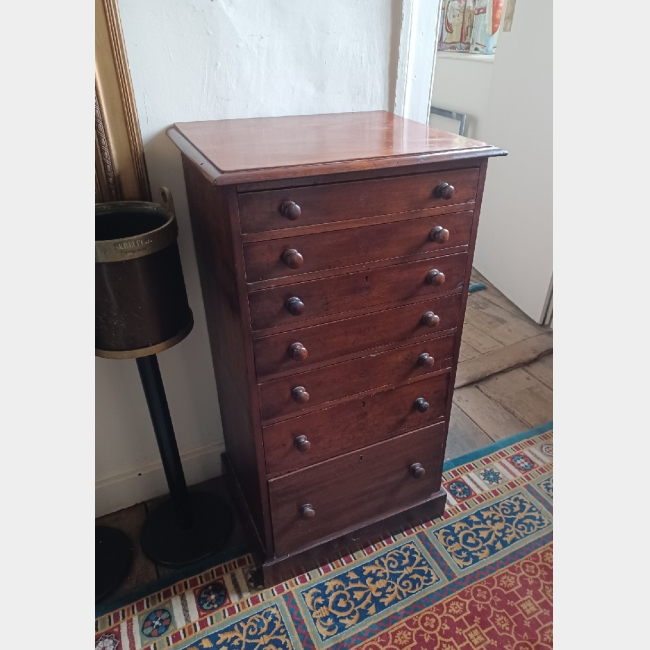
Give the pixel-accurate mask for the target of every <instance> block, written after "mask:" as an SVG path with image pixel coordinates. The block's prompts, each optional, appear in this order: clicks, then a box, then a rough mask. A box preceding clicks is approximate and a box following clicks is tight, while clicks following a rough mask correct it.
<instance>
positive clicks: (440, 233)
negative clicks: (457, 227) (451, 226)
mask: <svg viewBox="0 0 650 650" xmlns="http://www.w3.org/2000/svg"><path fill="white" fill-rule="evenodd" d="M429 237H430V238H431V241H434V242H436V244H446V243H447V242H448V241H449V231H448V230H447V229H446V228H443V227H442V226H436V227H435V228H433V230H431V232H430V233H429Z"/></svg>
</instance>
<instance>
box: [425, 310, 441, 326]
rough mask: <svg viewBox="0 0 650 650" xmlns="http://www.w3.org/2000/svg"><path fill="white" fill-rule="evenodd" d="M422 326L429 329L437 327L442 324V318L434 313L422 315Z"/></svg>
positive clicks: (429, 312)
mask: <svg viewBox="0 0 650 650" xmlns="http://www.w3.org/2000/svg"><path fill="white" fill-rule="evenodd" d="M421 320H422V324H423V325H426V326H427V327H435V326H436V325H437V324H438V323H439V322H440V316H438V315H437V314H434V313H433V312H432V311H427V312H425V313H424V314H423V315H422V319H421Z"/></svg>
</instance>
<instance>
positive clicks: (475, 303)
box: [465, 290, 546, 345]
mask: <svg viewBox="0 0 650 650" xmlns="http://www.w3.org/2000/svg"><path fill="white" fill-rule="evenodd" d="M488 293H489V290H486V291H480V292H477V293H476V294H474V295H472V296H471V300H468V304H467V313H466V315H465V320H466V322H469V323H471V324H472V325H474V327H476V328H478V329H480V330H481V331H482V332H485V333H486V334H489V335H490V336H491V337H492V338H493V339H494V340H495V341H498V342H499V343H501V344H502V345H512V344H513V343H518V342H519V341H523V340H525V339H528V338H531V337H533V336H537V335H538V334H541V333H542V332H544V331H545V330H546V328H544V327H543V326H541V325H538V324H537V323H534V322H533V321H532V320H531V319H530V318H528V317H527V316H525V315H523V314H522V315H518V314H513V313H511V312H509V311H507V310H505V309H503V307H500V306H499V305H495V304H494V303H493V302H490V300H488V299H487V295H488Z"/></svg>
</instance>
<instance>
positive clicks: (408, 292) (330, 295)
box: [248, 253, 467, 330]
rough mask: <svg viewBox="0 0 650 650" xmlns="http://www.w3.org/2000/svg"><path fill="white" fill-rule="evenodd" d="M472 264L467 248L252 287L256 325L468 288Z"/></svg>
mask: <svg viewBox="0 0 650 650" xmlns="http://www.w3.org/2000/svg"><path fill="white" fill-rule="evenodd" d="M466 267H467V253H458V254H456V255H445V256H444V257H436V258H434V259H429V260H420V261H417V262H408V263H406V264H396V265H394V266H386V267H382V268H379V269H372V270H370V271H359V272H357V273H348V274H346V275H343V276H337V277H333V278H325V279H323V280H311V281H310V282H300V283H299V284H289V285H285V286H281V287H275V288H273V289H262V290H260V291H252V292H251V293H249V294H248V302H249V305H250V313H251V326H252V328H253V329H254V330H260V329H266V328H270V327H279V326H282V325H290V326H291V325H293V326H295V325H297V324H299V323H300V322H301V321H306V320H309V319H312V318H320V317H324V316H330V315H334V314H341V313H342V312H345V311H349V310H353V309H364V308H366V307H371V306H372V305H380V304H384V303H391V302H400V301H403V300H412V299H414V298H418V297H420V296H422V297H424V296H429V295H430V296H435V295H436V294H441V293H448V292H451V291H455V290H457V289H460V288H462V286H463V282H464V280H465V270H466ZM295 302H297V304H298V307H294V305H293V303H295Z"/></svg>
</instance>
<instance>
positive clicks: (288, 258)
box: [282, 248, 305, 269]
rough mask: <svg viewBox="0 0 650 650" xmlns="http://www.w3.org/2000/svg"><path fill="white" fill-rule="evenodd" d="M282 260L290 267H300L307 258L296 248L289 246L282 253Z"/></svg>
mask: <svg viewBox="0 0 650 650" xmlns="http://www.w3.org/2000/svg"><path fill="white" fill-rule="evenodd" d="M282 261H283V262H284V263H285V264H286V265H287V266H288V267H289V268H290V269H299V268H300V267H301V266H302V263H303V262H304V261H305V260H304V259H303V257H302V255H301V254H300V253H299V252H298V251H297V250H296V249H295V248H288V249H287V250H286V251H284V253H282Z"/></svg>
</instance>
